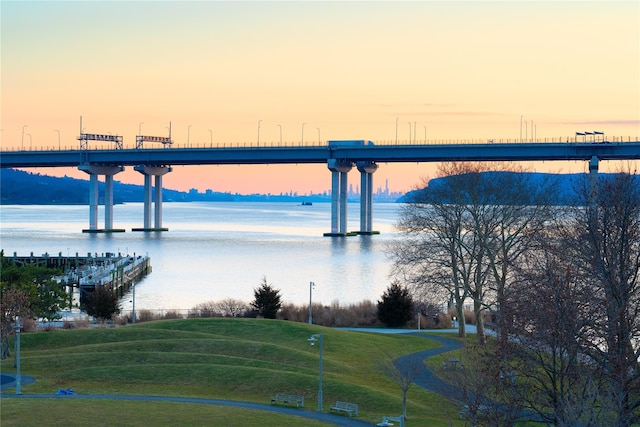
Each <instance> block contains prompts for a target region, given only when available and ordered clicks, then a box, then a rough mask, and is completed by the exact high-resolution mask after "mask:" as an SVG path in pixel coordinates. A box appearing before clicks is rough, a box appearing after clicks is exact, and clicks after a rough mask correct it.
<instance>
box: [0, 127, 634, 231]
mask: <svg viewBox="0 0 640 427" xmlns="http://www.w3.org/2000/svg"><path fill="white" fill-rule="evenodd" d="M81 138H84V139H81ZM109 138H112V139H114V142H116V146H115V148H113V149H102V148H100V149H96V148H91V147H89V146H88V144H87V143H86V139H87V138H86V135H85V134H82V135H81V137H80V138H78V139H81V141H84V142H85V143H84V144H82V143H81V145H80V149H77V150H76V149H73V150H53V149H44V150H23V149H21V150H2V152H1V153H0V154H1V158H0V159H1V160H0V167H3V168H38V167H77V168H78V169H79V170H82V171H84V172H86V173H87V174H89V176H90V184H89V185H90V192H89V199H90V200H89V206H90V209H89V212H90V213H89V229H85V230H83V232H90V233H96V232H116V231H124V230H122V229H115V228H113V176H114V175H116V174H117V173H119V172H121V171H123V170H124V167H125V166H133V167H134V169H135V170H136V171H138V172H140V173H141V174H142V175H144V195H145V196H144V227H142V228H134V229H133V231H166V230H167V229H166V228H163V227H162V176H163V175H165V174H167V173H169V172H171V170H172V166H175V165H185V166H188V165H252V164H253V165H255V164H326V165H327V167H328V169H329V170H330V171H331V177H332V181H331V232H329V233H325V235H326V236H346V235H351V234H376V233H377V232H375V231H373V228H372V190H373V173H374V172H375V171H376V170H377V169H378V164H380V163H407V162H410V163H421V162H424V163H429V162H450V161H478V162H490V161H567V160H577V161H588V162H589V170H590V172H591V173H597V170H598V162H599V161H600V160H640V140H639V139H638V138H626V139H623V138H614V139H612V140H610V141H609V140H605V139H604V137H603V138H602V139H601V140H593V141H586V140H582V141H579V140H578V138H577V137H576V138H571V139H569V138H568V139H567V141H561V140H560V139H558V140H555V141H554V140H552V141H548V142H546V141H545V142H509V141H506V142H503V141H500V142H494V141H491V140H490V141H487V142H475V143H444V144H377V143H373V142H371V141H367V140H339V141H328V142H327V144H326V145H298V146H282V145H266V146H265V145H263V146H222V147H221V146H215V147H214V146H212V147H180V148H177V147H173V146H172V145H171V141H168V142H169V143H167V144H165V142H167V141H161V142H163V147H162V148H157V147H152V148H143V147H142V145H141V144H138V145H137V146H136V148H125V147H123V145H122V140H121V139H119V140H118V141H115V138H113V137H112V136H109ZM354 166H355V167H356V168H357V170H358V171H359V172H360V175H361V185H360V188H361V191H360V193H361V196H360V197H361V199H360V230H359V231H357V232H351V233H350V232H348V231H347V189H348V186H347V174H348V172H349V171H350V170H351V169H352V168H353V167H354ZM99 175H104V176H105V197H104V204H105V226H104V228H102V229H101V228H98V226H97V217H98V176H99ZM151 177H154V178H155V185H154V190H155V205H154V213H155V218H154V226H153V227H152V226H151V204H152V197H151V190H152V186H151Z"/></svg>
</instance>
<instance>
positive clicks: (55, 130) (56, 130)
mask: <svg viewBox="0 0 640 427" xmlns="http://www.w3.org/2000/svg"><path fill="white" fill-rule="evenodd" d="M53 131H54V132H58V150H60V131H59V130H58V129H54V130H53Z"/></svg>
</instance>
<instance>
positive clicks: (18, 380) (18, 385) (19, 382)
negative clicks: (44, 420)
mask: <svg viewBox="0 0 640 427" xmlns="http://www.w3.org/2000/svg"><path fill="white" fill-rule="evenodd" d="M320 343H321V344H320V351H321V352H322V341H320ZM321 354H322V353H321ZM15 359H16V394H22V390H21V386H22V378H21V376H20V316H16V356H15Z"/></svg>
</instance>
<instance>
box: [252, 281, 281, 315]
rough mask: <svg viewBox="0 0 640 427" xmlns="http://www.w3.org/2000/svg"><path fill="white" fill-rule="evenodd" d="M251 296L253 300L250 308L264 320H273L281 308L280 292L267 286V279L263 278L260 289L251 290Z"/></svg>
mask: <svg viewBox="0 0 640 427" xmlns="http://www.w3.org/2000/svg"><path fill="white" fill-rule="evenodd" d="M253 295H254V297H255V299H254V300H253V302H252V303H251V306H252V307H253V308H254V309H255V310H256V312H257V313H258V315H259V316H262V317H264V318H265V319H275V318H276V314H278V310H280V307H282V301H281V298H280V290H279V289H274V288H273V287H271V285H269V284H267V279H266V278H263V279H262V284H261V285H260V287H259V288H257V289H254V290H253Z"/></svg>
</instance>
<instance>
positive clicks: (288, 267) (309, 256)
mask: <svg viewBox="0 0 640 427" xmlns="http://www.w3.org/2000/svg"><path fill="white" fill-rule="evenodd" d="M373 209H374V218H373V224H374V230H377V231H380V232H381V234H380V235H375V236H353V237H346V238H330V237H323V235H322V234H323V233H325V232H329V231H330V229H331V213H330V210H331V205H330V204H329V203H314V204H313V206H300V205H298V204H294V203H224V202H222V203H214V202H210V203H209V202H203V203H164V205H163V226H165V227H168V228H169V231H167V232H162V233H140V232H131V231H130V230H131V228H133V227H141V226H142V222H143V206H142V203H129V204H124V205H117V206H115V207H114V227H115V228H124V229H126V230H127V232H125V233H114V234H87V233H82V229H84V228H88V226H89V225H88V224H89V208H88V206H0V227H1V228H0V247H1V248H2V249H4V251H5V254H13V253H14V252H16V253H17V254H18V255H28V254H29V253H31V252H33V254H34V255H42V254H43V253H49V254H51V255H57V254H58V253H59V252H62V254H63V255H65V256H66V255H67V254H71V255H74V254H75V253H76V252H78V253H79V254H80V255H86V254H87V252H91V253H96V252H97V253H104V252H114V253H123V254H127V253H128V254H130V255H133V254H134V253H135V254H143V255H149V256H150V257H151V265H152V268H153V272H152V273H151V274H150V275H148V276H147V277H146V278H145V279H144V280H142V281H141V282H140V283H139V284H138V285H137V286H136V310H138V309H189V308H192V307H194V306H195V305H197V304H199V303H202V302H207V301H217V300H221V299H225V298H236V299H240V300H243V301H246V302H250V301H251V300H252V299H253V289H254V288H256V287H258V286H259V285H260V283H261V281H262V278H263V277H264V278H266V280H267V282H268V283H270V284H272V285H273V286H274V287H275V288H277V289H280V290H281V294H282V297H283V300H284V301H285V302H292V303H295V304H308V302H309V282H311V281H312V282H315V284H316V286H315V289H314V291H313V301H314V303H316V302H318V303H322V304H331V303H333V302H336V301H338V302H339V303H340V304H341V305H346V304H349V303H355V302H360V301H363V300H367V299H368V300H373V301H376V300H378V299H379V298H380V296H381V295H382V293H383V292H384V291H385V289H386V288H387V286H388V285H389V282H390V280H389V277H388V274H389V267H390V262H389V260H388V259H387V256H386V253H385V245H386V243H387V242H389V241H390V240H391V239H393V238H394V237H395V236H396V235H395V230H394V223H395V221H396V219H397V214H398V211H399V205H397V204H390V203H389V204H386V203H379V204H374V207H373ZM359 212H360V209H359V205H358V204H355V203H352V204H349V221H348V225H349V226H348V229H349V230H358V229H359ZM98 225H99V226H103V225H104V217H103V211H102V210H101V211H100V216H99V222H98ZM130 299H131V298H130V297H125V298H124V300H123V303H122V307H123V309H128V308H130V307H131V304H130V303H129V300H130Z"/></svg>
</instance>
